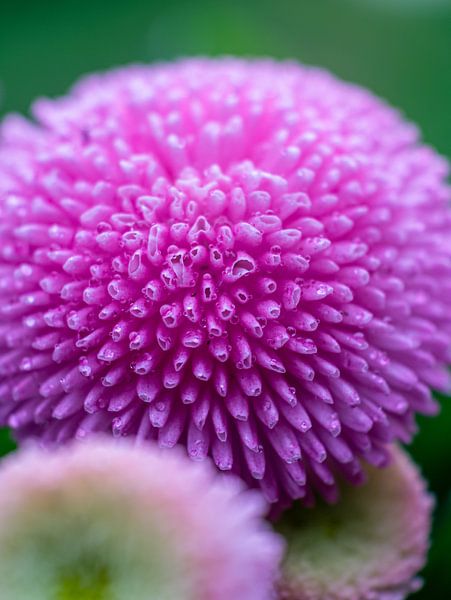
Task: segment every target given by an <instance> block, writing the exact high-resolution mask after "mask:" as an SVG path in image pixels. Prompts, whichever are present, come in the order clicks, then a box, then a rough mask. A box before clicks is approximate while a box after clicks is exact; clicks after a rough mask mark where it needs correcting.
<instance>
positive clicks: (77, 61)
mask: <svg viewBox="0 0 451 600" xmlns="http://www.w3.org/2000/svg"><path fill="white" fill-rule="evenodd" d="M190 54H207V55H215V54H240V55H270V56H276V57H290V58H297V59H299V60H301V61H303V62H305V63H310V64H317V65H322V66H324V67H327V68H329V69H331V70H332V71H334V72H335V73H336V74H337V75H339V76H340V77H342V78H344V79H348V80H351V81H354V82H357V83H361V84H363V85H365V86H367V87H369V88H371V89H372V90H373V91H374V92H376V93H377V94H378V95H380V96H383V97H384V98H386V99H388V100H389V101H390V102H391V103H393V104H394V105H396V106H397V107H399V108H401V109H402V110H403V112H404V113H405V114H406V115H407V117H408V118H409V119H412V120H414V121H416V122H417V123H418V124H419V125H420V127H421V129H422V131H423V134H424V138H425V139H426V141H427V142H428V143H431V144H433V145H434V146H436V147H437V148H438V149H439V150H440V152H441V153H443V154H445V155H447V156H448V157H451V0H450V1H448V0H423V1H421V0H248V1H245V0H241V1H238V0H223V1H222V2H208V1H206V0H197V1H196V0H190V1H188V2H182V1H180V0H161V1H160V2H152V0H147V1H142V0H124V1H122V2H118V1H116V0H110V1H109V2H107V1H102V0H90V1H84V0H78V1H72V0H10V1H9V0H0V115H2V114H4V113H6V112H9V111H11V110H18V111H22V112H26V111H27V109H28V107H29V105H30V103H31V101H32V100H33V99H34V98H35V97H36V96H39V95H55V94H61V93H64V92H65V90H66V89H67V88H68V86H69V85H70V84H71V83H72V82H73V81H74V80H75V79H76V78H77V77H79V76H80V75H82V74H83V73H85V72H88V71H93V70H99V69H105V68H108V67H111V66H114V65H118V64H123V63H128V62H133V61H135V62H136V61H140V62H142V61H151V60H156V59H169V58H172V57H176V56H180V55H190ZM441 400H442V407H443V408H442V413H441V415H440V417H438V418H437V419H433V420H426V419H420V420H419V421H420V423H419V424H420V430H421V433H420V434H419V435H418V436H417V438H416V440H415V443H414V444H413V446H412V447H411V451H412V453H413V455H414V457H415V459H416V460H417V462H418V463H419V464H420V465H421V467H422V470H423V473H424V475H425V476H426V477H427V479H428V480H429V482H430V486H431V489H432V490H433V492H434V493H435V495H436V498H437V509H436V514H435V524H434V531H433V545H432V549H431V553H430V560H429V563H428V566H427V567H426V569H425V572H424V576H425V578H426V585H425V587H424V588H423V590H422V591H421V592H420V593H418V594H417V595H416V596H415V598H417V599H418V600H420V598H421V599H426V598H427V599H428V600H430V599H436V598H437V599H443V600H445V599H446V598H451V495H450V490H451V439H450V438H451V401H450V399H446V398H441ZM11 447H12V446H11V442H10V441H9V437H8V433H7V432H2V433H1V435H0V449H1V451H2V452H3V453H4V452H6V451H7V450H9V449H10V448H11ZM2 493H5V492H4V491H3V490H2Z"/></svg>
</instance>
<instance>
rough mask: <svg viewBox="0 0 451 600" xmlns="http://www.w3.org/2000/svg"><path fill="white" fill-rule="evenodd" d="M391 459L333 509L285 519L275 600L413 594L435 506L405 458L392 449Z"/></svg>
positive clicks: (391, 599)
mask: <svg viewBox="0 0 451 600" xmlns="http://www.w3.org/2000/svg"><path fill="white" fill-rule="evenodd" d="M393 459H394V460H393V464H392V465H391V466H390V467H389V468H388V469H384V470H375V469H371V470H370V471H369V483H368V485H367V486H363V487H360V488H355V487H348V488H347V489H346V490H345V491H344V493H343V499H342V502H340V504H339V505H338V506H334V507H331V506H323V507H317V508H316V509H315V510H313V511H306V510H305V509H304V510H302V509H301V508H300V507H299V506H296V507H294V508H292V509H291V510H290V511H288V512H287V513H286V514H285V515H284V516H283V518H282V521H281V522H280V524H279V527H278V528H279V530H280V531H281V532H283V533H284V534H285V535H286V538H287V541H288V550H287V556H286V559H285V564H284V575H283V578H282V583H281V589H280V598H281V600H326V599H327V600H402V599H403V598H405V597H406V596H408V595H409V594H410V592H412V591H414V590H416V589H418V587H419V586H420V584H421V581H420V580H419V579H418V578H417V577H416V575H417V573H418V571H419V570H420V569H421V568H422V567H423V566H424V563H425V559H426V552H427V547H428V537H429V531H430V524H431V523H430V519H431V509H432V504H433V503H432V499H431V497H430V496H429V495H428V494H427V492H426V490H425V485H424V482H423V481H422V479H421V477H420V475H419V473H418V471H417V469H416V467H415V465H414V464H413V463H412V462H411V460H410V459H409V458H408V457H407V455H405V454H404V453H403V452H401V451H400V450H399V449H397V448H394V449H393Z"/></svg>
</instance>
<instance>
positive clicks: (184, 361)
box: [0, 59, 451, 505]
mask: <svg viewBox="0 0 451 600" xmlns="http://www.w3.org/2000/svg"><path fill="white" fill-rule="evenodd" d="M33 112H34V115H35V118H36V122H35V123H31V122H29V121H26V120H24V119H22V118H20V117H17V116H12V117H9V118H7V119H6V121H5V122H4V124H3V127H2V130H1V142H0V210H1V214H2V222H1V225H0V234H1V239H2V244H1V249H0V287H1V295H2V306H1V314H2V317H1V319H2V322H1V324H0V344H1V346H2V351H1V356H0V373H1V375H2V376H3V383H2V385H1V390H0V392H1V393H0V397H1V404H0V421H1V422H2V423H4V424H8V425H9V426H11V427H13V428H14V429H15V430H16V434H17V436H18V437H19V438H20V439H24V438H30V437H39V438H40V439H41V440H42V442H43V443H44V444H48V443H53V442H57V443H61V442H64V441H65V440H68V439H71V438H73V437H82V436H85V435H88V434H90V433H91V432H98V431H109V432H112V433H113V435H115V436H123V435H134V436H136V437H137V439H138V440H139V441H140V440H145V439H156V440H158V443H159V444H160V445H161V446H164V447H171V446H174V445H175V444H176V443H178V442H179V443H183V444H184V445H185V446H186V448H187V452H188V454H189V455H190V456H191V457H192V458H194V459H197V460H201V459H204V458H205V457H207V456H211V457H212V458H213V460H214V462H215V463H216V465H217V467H218V468H219V469H221V470H232V471H234V472H235V473H237V474H239V475H241V477H242V478H243V479H245V480H246V481H247V482H248V483H249V484H250V485H254V486H260V487H261V489H262V490H263V492H264V494H265V496H266V498H267V499H268V500H269V501H271V502H277V501H279V502H280V505H282V504H284V503H289V502H290V501H291V500H292V499H293V498H304V501H305V502H307V503H308V502H310V501H311V499H312V490H314V489H316V490H317V491H319V492H320V493H321V494H322V495H323V496H324V497H325V498H326V499H328V500H331V501H332V500H334V499H335V498H336V495H337V490H336V486H335V475H336V473H337V472H339V473H341V474H343V475H344V476H346V477H347V478H348V479H350V480H351V481H353V482H355V483H357V482H359V481H360V480H361V479H362V477H363V471H362V467H361V464H360V459H363V460H364V461H367V462H369V463H371V464H373V465H377V466H381V465H384V464H385V463H386V461H387V451H386V449H385V446H386V444H387V443H388V442H390V441H392V440H394V439H398V440H402V441H404V442H407V441H408V440H409V439H410V437H411V435H412V433H413V432H414V429H415V425H414V413H415V412H416V411H418V412H422V413H426V414H427V413H433V412H434V411H435V405H434V403H433V401H432V399H431V394H430V391H429V387H430V386H432V387H435V388H439V389H442V388H444V387H445V386H446V385H447V384H448V376H447V373H446V370H445V367H444V365H445V363H446V361H447V360H448V359H449V343H450V338H451V336H450V333H451V315H450V311H449V308H448V307H447V298H449V297H450V294H451V238H450V236H449V230H450V226H451V212H450V211H449V208H448V202H449V198H450V194H449V189H448V187H447V185H446V183H445V177H446V173H447V166H446V164H445V161H444V160H443V159H441V158H440V157H439V156H437V155H436V154H435V153H434V152H433V151H432V150H431V149H429V148H427V147H425V146H422V145H420V144H419V142H418V134H417V132H416V130H415V128H414V127H413V126H412V125H410V124H408V123H405V122H404V121H403V120H402V119H401V118H400V117H399V115H398V114H397V113H396V112H395V111H393V110H392V109H390V108H389V107H387V106H386V105H384V104H383V103H382V102H380V101H379V100H377V99H376V98H374V97H373V96H371V95H370V94H369V93H368V92H366V91H364V90H362V89H359V88H356V87H353V86H351V85H348V84H344V83H341V82H339V81H337V80H335V79H334V78H333V77H332V76H331V75H329V74H327V73H325V72H323V71H319V70H315V69H308V68H305V67H301V66H299V65H297V64H293V63H274V62H271V61H250V62H248V61H241V60H234V59H223V60H214V61H210V60H191V61H185V62H179V63H175V64H173V65H171V64H169V65H160V66H154V67H130V68H126V69H122V70H119V71H114V72H112V73H107V74H105V75H95V76H91V77H88V78H87V79H84V80H83V81H81V82H80V83H79V84H78V85H77V86H76V87H75V88H74V90H73V91H72V92H71V93H70V94H69V95H68V96H66V97H64V98H61V99H59V100H56V101H50V100H41V101H39V102H37V103H36V104H35V106H34V110H33ZM37 390H39V393H37Z"/></svg>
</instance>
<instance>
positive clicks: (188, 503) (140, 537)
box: [0, 437, 283, 600]
mask: <svg viewBox="0 0 451 600" xmlns="http://www.w3.org/2000/svg"><path fill="white" fill-rule="evenodd" d="M0 486H1V489H3V490H7V491H8V493H7V494H6V493H4V494H2V495H1V497H0V574H1V576H0V597H1V598H2V600H30V599H31V598H33V600H48V599H49V598H64V599H67V600H69V599H72V598H73V599H77V600H82V599H85V598H86V599H87V598H90V599H93V598H98V599H99V600H100V599H106V598H108V599H111V600H131V599H133V600H149V599H150V598H158V599H161V600H175V599H177V600H230V599H231V598H240V600H241V599H242V600H262V599H268V600H269V599H270V598H273V581H274V578H275V576H276V574H277V565H278V563H279V559H280V557H281V553H282V546H283V544H282V542H281V539H280V538H279V537H278V536H276V534H274V533H272V532H271V531H270V530H269V528H268V527H267V526H266V525H265V524H264V523H263V520H262V518H261V517H262V515H263V510H264V503H263V501H262V500H261V497H260V496H259V495H257V492H255V491H244V492H243V490H242V484H241V482H239V480H238V479H235V478H225V477H224V476H223V477H222V478H221V477H219V476H218V475H217V474H216V473H215V471H214V470H213V469H212V468H211V467H210V465H207V463H203V464H194V463H192V462H191V461H189V460H188V458H186V456H184V455H182V454H181V452H180V451H179V450H174V452H168V451H162V450H159V449H158V448H157V447H156V446H155V445H150V444H149V445H147V444H146V445H144V446H143V447H140V448H137V447H136V446H135V447H132V446H131V444H130V442H123V443H119V444H118V443H117V442H114V441H112V440H111V438H107V437H105V438H103V439H97V440H93V441H89V442H86V443H80V442H78V444H75V445H74V444H71V445H69V446H66V447H65V448H62V449H59V450H56V451H55V452H53V453H50V452H48V451H46V450H42V449H41V450H38V449H36V448H31V449H28V450H23V451H21V452H19V453H18V454H16V455H13V456H12V457H10V458H7V459H6V461H4V462H3V464H2V466H1V467H0Z"/></svg>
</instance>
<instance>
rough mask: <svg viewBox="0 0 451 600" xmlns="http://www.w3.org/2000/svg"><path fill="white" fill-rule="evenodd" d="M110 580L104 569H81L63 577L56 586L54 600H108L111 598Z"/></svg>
mask: <svg viewBox="0 0 451 600" xmlns="http://www.w3.org/2000/svg"><path fill="white" fill-rule="evenodd" d="M109 590H110V580H109V576H108V572H107V570H106V569H104V568H101V569H97V570H94V571H91V572H90V570H89V569H86V568H85V569H83V572H82V573H80V572H75V573H69V574H66V575H64V576H63V577H62V578H61V580H60V584H59V586H58V592H57V595H56V598H55V600H108V599H109V598H110V597H111V596H110V593H109Z"/></svg>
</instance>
